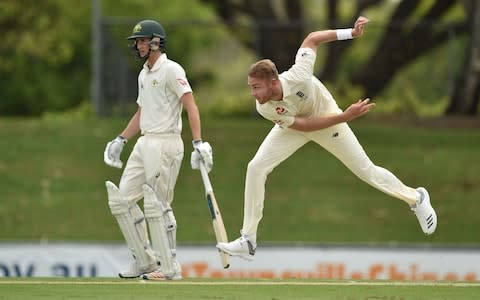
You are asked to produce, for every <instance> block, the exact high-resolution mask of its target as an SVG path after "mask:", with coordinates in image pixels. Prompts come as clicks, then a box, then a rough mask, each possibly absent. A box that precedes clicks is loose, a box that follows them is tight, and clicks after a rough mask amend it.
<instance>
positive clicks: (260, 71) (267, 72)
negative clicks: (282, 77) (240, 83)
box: [248, 59, 278, 80]
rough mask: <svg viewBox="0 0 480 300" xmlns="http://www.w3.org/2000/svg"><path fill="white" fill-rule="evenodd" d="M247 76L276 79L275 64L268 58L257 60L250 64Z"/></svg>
mask: <svg viewBox="0 0 480 300" xmlns="http://www.w3.org/2000/svg"><path fill="white" fill-rule="evenodd" d="M248 76H249V77H254V78H260V79H268V80H272V79H278V70H277V66H275V64H274V63H273V62H272V61H271V60H269V59H262V60H259V61H257V62H256V63H254V64H252V65H251V66H250V70H249V71H248Z"/></svg>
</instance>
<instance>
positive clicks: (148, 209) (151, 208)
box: [143, 184, 165, 218]
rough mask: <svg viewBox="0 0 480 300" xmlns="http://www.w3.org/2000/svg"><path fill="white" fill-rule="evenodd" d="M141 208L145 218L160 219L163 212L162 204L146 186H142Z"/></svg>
mask: <svg viewBox="0 0 480 300" xmlns="http://www.w3.org/2000/svg"><path fill="white" fill-rule="evenodd" d="M143 206H144V211H145V217H146V218H160V217H162V215H163V213H164V211H165V209H164V203H162V201H161V200H159V199H158V197H157V195H156V194H155V191H154V190H153V189H152V188H151V187H150V186H149V185H147V184H144V185H143Z"/></svg>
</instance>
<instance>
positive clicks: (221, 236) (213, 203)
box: [207, 191, 230, 269]
mask: <svg viewBox="0 0 480 300" xmlns="http://www.w3.org/2000/svg"><path fill="white" fill-rule="evenodd" d="M207 203H208V208H209V210H210V216H211V217H212V225H213V231H214V232H215V238H216V239H217V243H220V242H221V243H228V237H227V231H226V230H225V225H224V223H223V219H222V214H221V213H220V209H219V208H218V204H217V200H216V199H215V194H214V193H213V191H212V192H210V193H207ZM218 254H219V255H220V260H221V261H222V266H223V267H224V268H225V269H227V268H228V267H229V266H230V258H229V257H228V255H227V254H226V253H224V252H222V251H220V250H218Z"/></svg>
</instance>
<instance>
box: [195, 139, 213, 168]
mask: <svg viewBox="0 0 480 300" xmlns="http://www.w3.org/2000/svg"><path fill="white" fill-rule="evenodd" d="M201 161H203V163H204V164H205V168H206V169H207V171H208V172H210V171H211V170H212V168H213V151H212V146H210V144H209V143H208V142H202V141H201V140H199V141H193V152H192V156H191V159H190V163H191V165H192V169H194V170H199V169H200V162H201Z"/></svg>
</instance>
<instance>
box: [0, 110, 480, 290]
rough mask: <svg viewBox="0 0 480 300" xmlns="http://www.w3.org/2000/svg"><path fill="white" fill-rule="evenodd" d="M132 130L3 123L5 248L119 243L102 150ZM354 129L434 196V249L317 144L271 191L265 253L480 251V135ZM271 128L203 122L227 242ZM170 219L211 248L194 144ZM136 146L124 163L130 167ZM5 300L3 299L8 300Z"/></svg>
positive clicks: (291, 163)
mask: <svg viewBox="0 0 480 300" xmlns="http://www.w3.org/2000/svg"><path fill="white" fill-rule="evenodd" d="M127 121H128V120H127V119H114V120H110V119H100V120H97V119H91V120H80V121H79V120H72V121H66V120H62V119H58V120H55V119H53V120H40V119H8V118H1V119H0V149H1V152H2V155H1V156H0V178H1V180H0V191H1V205H0V227H1V228H2V230H1V231H0V240H3V241H7V240H8V241H23V240H29V241H30V240H33V241H39V240H50V241H53V240H55V241H58V240H64V241H117V240H118V241H121V240H122V238H121V235H120V231H119V230H118V228H117V224H116V222H115V220H114V218H113V217H112V216H111V214H110V212H109V209H108V205H107V197H106V191H105V186H104V182H105V180H112V181H114V182H115V183H118V180H119V178H120V175H121V171H120V170H117V169H114V168H110V167H107V166H106V165H104V163H103V150H104V147H105V144H106V142H108V141H109V140H111V139H112V138H113V137H115V135H116V134H118V133H119V132H120V131H121V130H122V129H123V128H124V126H125V125H126V123H127ZM410 125H411V124H407V123H405V124H397V125H393V124H391V125H389V124H388V123H378V122H369V121H368V119H366V120H359V121H355V122H353V123H352V124H351V127H352V128H353V129H354V131H355V132H356V134H357V137H358V138H359V140H360V142H361V143H362V145H363V146H364V148H365V150H366V151H367V153H368V154H369V156H370V158H371V159H372V160H373V161H374V162H375V163H376V164H377V165H380V166H383V167H385V168H387V169H389V170H391V171H392V172H393V173H394V174H396V175H397V176H398V177H399V178H400V179H401V180H402V181H403V182H405V183H406V184H407V185H410V186H412V187H416V186H425V187H427V188H428V189H429V192H430V194H431V198H432V202H433V204H434V206H435V208H436V210H437V214H438V219H439V226H438V230H437V232H436V233H435V234H434V235H433V236H429V237H425V236H424V235H423V234H422V233H421V231H420V228H419V226H418V224H417V221H416V218H415V217H414V215H413V214H412V213H411V212H410V211H409V209H408V207H407V205H406V204H405V203H404V202H402V201H400V200H397V199H394V198H391V197H389V196H387V195H385V194H383V193H381V192H378V191H377V190H375V189H373V188H371V187H370V186H368V185H366V184H365V183H363V182H361V181H360V180H359V179H357V178H356V177H355V176H354V175H352V174H351V173H350V172H349V171H348V170H347V169H346V168H345V167H344V166H343V165H342V164H341V163H339V162H338V161H337V160H336V159H335V158H334V157H333V156H331V155H330V154H328V153H327V152H326V151H324V150H323V149H321V148H320V147H319V146H317V145H315V144H313V143H310V144H307V145H306V146H305V147H303V148H302V149H300V150H299V151H298V152H297V153H295V154H294V155H293V156H292V157H290V158H289V159H288V160H287V161H285V162H284V163H283V164H281V165H280V166H279V167H277V169H275V170H274V171H273V172H272V174H271V175H270V176H269V178H268V180H267V190H266V201H265V210H264V218H263V220H262V222H261V224H260V228H259V233H258V237H259V242H260V243H262V242H284V241H286V242H291V241H301V242H306V243H310V242H311V243H330V242H334V243H351V242H353V243H397V242H398V243H419V242H420V243H431V244H452V245H461V244H475V245H478V244H479V243H480V235H478V234H476V233H475V232H476V231H477V229H478V228H480V219H479V218H478V216H477V212H478V211H480V202H479V201H478V199H480V180H479V176H478V174H479V173H478V170H479V167H480V156H479V155H478V153H479V150H480V132H479V131H478V130H475V129H459V128H456V129H439V128H432V129H428V128H425V127H421V128H415V127H413V126H410ZM270 128H271V124H270V123H269V122H268V121H265V120H262V119H257V118H251V119H248V118H247V119H213V118H204V120H203V136H204V139H205V140H207V141H209V142H210V143H211V144H212V146H213V150H214V161H215V166H214V170H213V171H212V173H211V180H212V183H213V186H214V189H215V193H216V196H217V198H218V201H219V204H220V208H221V210H222V214H223V218H224V221H225V223H226V227H227V231H228V234H229V236H230V237H232V238H233V237H236V236H237V235H238V234H239V229H240V227H241V225H242V218H243V188H244V176H245V170H246V166H247V163H248V161H249V160H250V159H251V158H252V157H253V155H254V154H255V151H256V150H257V148H258V146H259V145H260V143H261V141H262V140H263V138H264V137H265V135H266V134H267V133H268V131H269V129H270ZM184 140H185V146H186V147H185V148H186V153H185V158H184V162H183V165H182V169H181V172H180V177H179V179H178V183H177V187H176V190H175V200H174V202H173V208H174V210H175V214H176V217H177V221H178V224H179V229H178V240H179V243H182V242H211V241H213V240H214V235H213V230H212V227H211V222H210V219H209V214H208V210H207V206H206V203H205V200H204V195H203V193H204V192H203V185H202V183H201V178H200V174H199V172H198V171H193V170H191V169H190V166H189V164H190V163H189V160H190V151H191V145H190V132H189V128H188V123H187V122H185V123H184ZM134 142H135V141H131V142H130V143H129V144H128V145H127V148H126V149H125V151H124V153H123V156H122V157H123V159H124V161H125V160H126V158H127V157H128V154H129V153H130V150H131V148H132V147H133V144H134ZM0 299H1V298H0Z"/></svg>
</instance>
